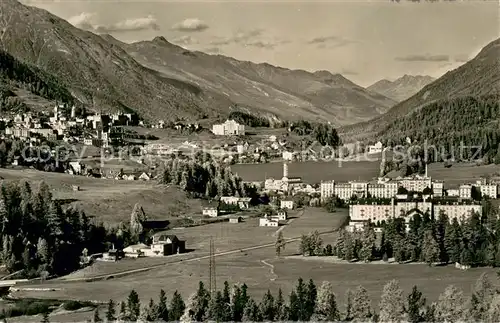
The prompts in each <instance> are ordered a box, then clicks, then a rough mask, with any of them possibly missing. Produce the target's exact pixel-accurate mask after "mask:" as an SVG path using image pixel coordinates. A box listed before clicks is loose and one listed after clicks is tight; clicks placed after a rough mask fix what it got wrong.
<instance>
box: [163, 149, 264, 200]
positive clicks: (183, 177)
mask: <svg viewBox="0 0 500 323" xmlns="http://www.w3.org/2000/svg"><path fill="white" fill-rule="evenodd" d="M159 174H160V175H159V179H158V182H159V183H160V184H173V185H178V186H179V187H180V188H181V189H182V190H184V191H186V192H188V193H190V194H191V195H192V196H193V197H198V198H214V197H216V196H239V197H254V196H255V195H256V190H255V188H253V187H251V186H248V185H246V184H245V183H243V181H242V180H241V178H240V177H238V176H236V175H234V174H233V173H232V172H231V169H230V168H229V167H226V166H224V165H223V164H220V163H218V162H217V161H215V160H214V159H213V158H212V156H211V155H210V154H208V153H203V152H198V153H197V154H196V155H195V156H194V158H188V157H187V156H182V155H181V156H178V155H176V156H171V158H170V159H169V160H167V161H166V162H165V163H164V165H163V169H162V170H160V171H159Z"/></svg>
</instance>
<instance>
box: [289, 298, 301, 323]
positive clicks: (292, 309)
mask: <svg viewBox="0 0 500 323" xmlns="http://www.w3.org/2000/svg"><path fill="white" fill-rule="evenodd" d="M288 303H289V304H290V305H289V308H288V319H289V320H290V321H298V320H299V313H300V307H301V306H300V303H299V299H298V297H297V293H296V292H295V291H294V290H292V291H291V293H290V297H289V301H288Z"/></svg>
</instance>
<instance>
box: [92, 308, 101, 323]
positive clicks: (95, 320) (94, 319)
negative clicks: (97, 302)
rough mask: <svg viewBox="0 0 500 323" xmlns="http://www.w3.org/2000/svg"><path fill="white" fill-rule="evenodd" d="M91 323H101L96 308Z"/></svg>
mask: <svg viewBox="0 0 500 323" xmlns="http://www.w3.org/2000/svg"><path fill="white" fill-rule="evenodd" d="M92 322H94V323H97V322H102V320H101V317H100V316H99V308H98V307H96V309H95V310H94V318H93V319H92Z"/></svg>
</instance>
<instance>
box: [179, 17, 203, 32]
mask: <svg viewBox="0 0 500 323" xmlns="http://www.w3.org/2000/svg"><path fill="white" fill-rule="evenodd" d="M172 29H173V30H176V31H186V32H200V31H204V30H205V29H208V25H207V24H206V23H204V22H203V21H201V20H200V19H198V18H189V19H185V20H183V21H181V22H178V23H176V24H174V25H173V26H172Z"/></svg>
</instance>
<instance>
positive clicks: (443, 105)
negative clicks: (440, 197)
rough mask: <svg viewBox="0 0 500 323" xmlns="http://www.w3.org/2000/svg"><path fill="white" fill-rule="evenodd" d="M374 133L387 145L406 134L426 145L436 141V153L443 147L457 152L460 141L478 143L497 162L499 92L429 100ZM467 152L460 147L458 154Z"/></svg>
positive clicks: (499, 157) (499, 151) (499, 155)
mask: <svg viewBox="0 0 500 323" xmlns="http://www.w3.org/2000/svg"><path fill="white" fill-rule="evenodd" d="M378 137H380V138H382V141H383V142H384V143H386V144H389V145H391V146H392V145H395V144H404V142H405V139H406V138H407V137H409V138H410V139H411V140H412V142H416V143H420V144H423V143H424V142H425V141H427V144H428V145H429V146H431V145H436V147H437V149H438V153H439V154H441V153H442V152H443V150H444V151H446V152H448V153H450V152H452V151H453V152H454V153H455V154H456V155H459V154H460V148H459V147H460V145H461V143H463V145H464V147H468V148H469V147H475V148H477V147H481V148H480V150H481V154H486V155H487V156H488V160H489V161H492V162H493V161H495V162H496V163H500V94H496V95H485V96H478V97H473V96H466V97H458V98H452V99H444V100H441V101H437V102H434V103H430V104H428V105H426V106H424V107H423V108H421V109H419V110H418V111H416V112H414V113H412V114H410V115H408V116H405V117H400V118H397V119H396V120H394V121H393V122H392V123H390V124H389V126H388V127H387V128H386V129H384V130H383V131H382V132H381V133H379V135H378ZM452 147H454V148H453V149H452ZM470 153H471V151H469V149H464V156H462V158H469V157H471V155H470ZM455 157H457V158H458V156H455ZM436 161H440V160H439V159H437V160H436Z"/></svg>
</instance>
